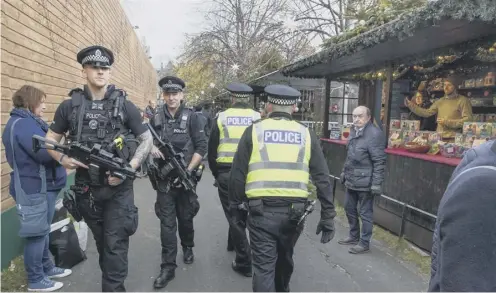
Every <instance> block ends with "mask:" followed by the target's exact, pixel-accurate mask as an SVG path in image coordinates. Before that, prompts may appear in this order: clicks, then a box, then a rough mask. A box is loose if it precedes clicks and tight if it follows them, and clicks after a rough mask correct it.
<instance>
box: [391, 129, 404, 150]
mask: <svg viewBox="0 0 496 293" xmlns="http://www.w3.org/2000/svg"><path fill="white" fill-rule="evenodd" d="M402 134H403V133H402V131H401V130H399V129H391V130H389V139H388V147H390V148H399V147H401V144H402V143H403V140H402V139H403V137H402Z"/></svg>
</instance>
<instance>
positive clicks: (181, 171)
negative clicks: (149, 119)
mask: <svg viewBox="0 0 496 293" xmlns="http://www.w3.org/2000/svg"><path fill="white" fill-rule="evenodd" d="M146 126H147V127H148V129H149V130H150V132H151V133H152V136H153V139H155V140H157V142H158V144H159V145H158V149H159V151H160V152H161V153H162V154H163V155H164V158H165V161H166V163H165V165H164V166H163V167H161V168H159V169H158V170H157V171H158V173H159V174H158V176H159V178H160V179H166V177H167V175H168V174H169V173H170V172H172V171H175V172H177V175H178V179H179V183H181V184H182V185H183V186H184V188H185V189H186V190H189V191H191V192H193V193H194V194H196V191H195V184H194V183H193V180H192V177H193V176H192V175H191V174H190V173H188V172H187V171H186V170H187V168H188V166H187V165H186V162H185V161H184V154H183V153H180V152H179V153H178V152H176V151H175V150H174V146H173V145H172V144H171V143H170V141H167V142H165V141H163V140H162V139H160V136H159V135H158V134H157V132H156V131H155V129H153V127H152V126H151V125H150V123H146Z"/></svg>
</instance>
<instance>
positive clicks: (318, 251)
mask: <svg viewBox="0 0 496 293" xmlns="http://www.w3.org/2000/svg"><path fill="white" fill-rule="evenodd" d="M212 183H213V177H212V175H211V173H210V172H209V171H207V170H206V171H205V172H204V175H203V178H202V181H201V182H200V184H199V186H198V194H199V198H200V205H201V208H200V211H199V213H198V215H197V216H196V218H195V221H194V224H195V248H194V252H195V262H194V263H193V264H191V265H185V264H184V263H183V261H182V250H181V248H180V246H179V249H178V251H179V253H178V257H177V264H178V268H177V270H176V278H175V279H174V280H173V281H171V282H170V283H169V285H168V286H167V287H166V288H164V289H162V290H161V291H231V292H233V291H235V292H236V291H251V290H252V287H251V278H245V277H242V276H240V275H238V274H236V273H235V272H233V271H232V269H231V261H232V260H233V257H234V253H233V252H227V250H226V243H227V222H226V219H225V217H224V213H223V212H222V208H221V205H220V201H219V197H218V194H217V189H216V188H215V187H213V186H212ZM134 188H135V198H136V199H135V201H136V205H137V206H138V207H139V217H140V218H139V227H138V231H137V232H136V234H135V235H133V236H132V238H131V243H130V251H129V275H128V278H127V280H126V283H125V284H126V289H127V291H154V289H153V280H154V278H155V276H156V275H157V273H158V272H159V267H160V228H159V220H158V219H157V217H156V216H155V212H154V202H155V197H156V195H155V193H154V190H153V189H152V187H151V184H150V182H149V180H148V179H147V178H143V179H137V180H136V182H135V185H134ZM318 219H319V211H318V209H316V211H315V212H314V213H312V214H311V215H310V216H309V219H308V223H307V226H306V227H305V231H304V233H303V234H302V236H301V237H300V239H299V240H298V243H297V244H296V248H295V255H294V262H295V271H294V273H293V277H292V279H291V284H290V287H291V291H314V292H315V291H327V292H329V291H369V292H373V291H417V292H418V291H425V290H426V288H427V284H426V280H425V278H422V277H421V276H419V275H418V274H417V273H415V272H413V271H412V270H410V269H408V268H407V267H405V266H404V265H403V264H401V263H400V262H398V261H397V260H396V259H395V258H394V257H393V256H391V255H390V254H388V253H387V249H386V250H385V248H384V247H380V244H379V243H377V242H375V241H374V243H373V245H372V247H371V252H370V253H368V254H364V255H351V254H349V253H348V247H343V246H341V245H338V244H337V240H338V239H340V238H341V237H344V236H346V233H347V231H346V228H345V227H344V225H343V223H340V222H337V224H336V229H337V231H336V236H335V238H334V239H333V240H332V241H331V242H330V243H328V244H321V243H320V241H319V240H320V235H319V236H317V235H315V229H316V225H317V222H318ZM88 239H89V240H88V248H87V251H86V254H87V256H88V259H87V260H86V261H84V262H83V263H80V264H78V265H77V266H76V267H74V268H73V274H72V275H71V276H69V277H67V278H65V279H64V287H63V288H62V289H61V290H62V291H79V292H88V291H101V272H100V269H99V267H98V254H97V252H96V248H95V245H94V242H93V237H92V235H91V233H90V234H89V235H88Z"/></svg>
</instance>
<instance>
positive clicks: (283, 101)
mask: <svg viewBox="0 0 496 293" xmlns="http://www.w3.org/2000/svg"><path fill="white" fill-rule="evenodd" d="M297 100H298V99H297V98H295V99H281V98H278V97H272V96H267V101H268V102H269V103H272V104H276V105H281V106H290V105H294V104H296V101H297Z"/></svg>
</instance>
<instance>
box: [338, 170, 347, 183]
mask: <svg viewBox="0 0 496 293" xmlns="http://www.w3.org/2000/svg"><path fill="white" fill-rule="evenodd" d="M345 181H346V179H345V178H344V173H343V172H341V175H340V176H339V182H341V184H344V182H345Z"/></svg>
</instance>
